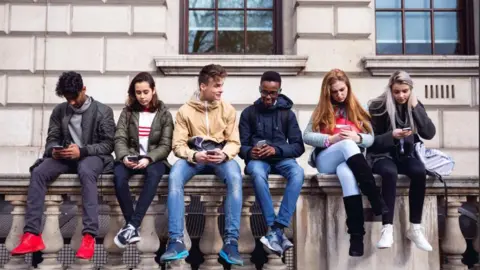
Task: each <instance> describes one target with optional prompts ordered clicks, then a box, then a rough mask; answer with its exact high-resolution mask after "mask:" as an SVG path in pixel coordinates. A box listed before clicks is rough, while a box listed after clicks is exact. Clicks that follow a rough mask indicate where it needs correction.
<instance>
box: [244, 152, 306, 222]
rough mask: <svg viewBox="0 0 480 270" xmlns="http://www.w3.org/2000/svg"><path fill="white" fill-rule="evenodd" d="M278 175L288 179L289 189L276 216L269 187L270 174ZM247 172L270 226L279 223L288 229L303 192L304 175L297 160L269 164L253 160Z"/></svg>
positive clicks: (286, 190)
mask: <svg viewBox="0 0 480 270" xmlns="http://www.w3.org/2000/svg"><path fill="white" fill-rule="evenodd" d="M270 171H272V173H278V174H280V175H281V176H283V177H285V178H286V179H287V187H286V188H285V192H284V194H283V199H282V204H281V205H280V210H279V211H278V216H275V211H274V209H273V203H272V196H271V195H270V189H269V187H268V174H269V173H270ZM245 172H246V173H247V174H248V175H251V176H252V181H253V187H254V189H255V197H256V198H257V202H258V203H259V204H260V207H261V208H262V214H263V216H264V217H265V221H266V222H267V225H268V226H272V225H273V223H274V222H278V223H280V224H282V225H284V226H286V227H288V226H289V224H290V219H291V217H292V215H293V212H294V211H295V207H296V206H297V199H298V196H300V191H301V190H302V185H303V179H304V177H303V176H304V173H303V169H302V167H300V166H299V165H298V163H297V162H296V161H295V159H291V158H289V159H284V160H282V161H278V162H275V163H268V162H265V161H261V160H251V161H249V162H248V164H247V167H246V169H245Z"/></svg>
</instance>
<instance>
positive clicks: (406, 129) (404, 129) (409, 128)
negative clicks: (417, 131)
mask: <svg viewBox="0 0 480 270" xmlns="http://www.w3.org/2000/svg"><path fill="white" fill-rule="evenodd" d="M410 130H412V128H411V127H405V128H402V131H410Z"/></svg>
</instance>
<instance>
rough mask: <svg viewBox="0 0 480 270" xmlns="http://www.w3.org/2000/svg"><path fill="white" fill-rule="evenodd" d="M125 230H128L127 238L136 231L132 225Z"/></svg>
mask: <svg viewBox="0 0 480 270" xmlns="http://www.w3.org/2000/svg"><path fill="white" fill-rule="evenodd" d="M123 231H124V232H126V233H125V239H129V238H130V237H132V234H133V233H134V231H135V229H133V228H132V227H127V228H126V229H124V230H123Z"/></svg>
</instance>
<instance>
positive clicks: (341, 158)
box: [315, 140, 360, 197]
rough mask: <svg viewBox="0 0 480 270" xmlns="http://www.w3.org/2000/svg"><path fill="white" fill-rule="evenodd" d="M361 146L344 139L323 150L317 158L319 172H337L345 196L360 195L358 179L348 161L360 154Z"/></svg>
mask: <svg viewBox="0 0 480 270" xmlns="http://www.w3.org/2000/svg"><path fill="white" fill-rule="evenodd" d="M359 153H360V148H358V146H357V144H356V143H355V142H354V141H352V140H342V141H339V142H337V143H335V144H333V145H331V146H330V147H328V148H326V149H324V150H322V151H321V152H320V153H319V154H318V156H317V157H316V158H315V164H316V165H317V170H318V172H319V173H325V174H335V173H336V174H337V177H338V179H339V180H340V184H341V185H342V192H343V197H348V196H353V195H359V194H360V190H359V189H358V184H357V180H356V179H355V176H354V175H353V173H352V170H350V168H349V167H348V165H347V163H346V161H347V160H348V159H349V158H350V157H351V156H353V155H356V154H359Z"/></svg>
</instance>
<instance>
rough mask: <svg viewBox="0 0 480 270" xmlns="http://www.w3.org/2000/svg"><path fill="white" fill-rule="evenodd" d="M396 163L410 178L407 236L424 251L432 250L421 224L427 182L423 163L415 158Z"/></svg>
mask: <svg viewBox="0 0 480 270" xmlns="http://www.w3.org/2000/svg"><path fill="white" fill-rule="evenodd" d="M398 165H399V166H398V171H399V172H400V173H401V174H405V175H407V176H408V177H409V178H410V190H409V193H408V201H409V206H410V207H409V208H410V223H411V224H410V228H409V230H408V231H407V237H408V238H409V239H410V240H411V241H412V242H414V243H415V245H416V246H417V247H418V248H420V249H422V250H425V251H432V250H433V248H432V246H431V245H430V243H428V240H427V238H426V237H425V235H424V232H423V228H422V226H421V223H422V213H423V203H424V200H425V189H426V182H427V172H426V170H425V165H424V164H423V163H422V162H421V161H420V160H418V159H416V158H407V159H404V160H402V161H400V162H399V164H398Z"/></svg>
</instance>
